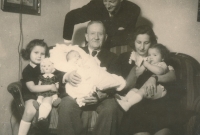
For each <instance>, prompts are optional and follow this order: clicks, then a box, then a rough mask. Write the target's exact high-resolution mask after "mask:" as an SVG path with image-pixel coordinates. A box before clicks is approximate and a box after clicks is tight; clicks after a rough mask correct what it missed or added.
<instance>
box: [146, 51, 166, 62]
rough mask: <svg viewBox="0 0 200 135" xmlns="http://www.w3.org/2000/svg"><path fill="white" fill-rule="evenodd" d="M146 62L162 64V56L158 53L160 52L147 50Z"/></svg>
mask: <svg viewBox="0 0 200 135" xmlns="http://www.w3.org/2000/svg"><path fill="white" fill-rule="evenodd" d="M148 61H149V62H150V63H151V64H156V63H158V62H162V61H163V59H162V55H161V53H160V51H159V50H158V49H157V48H149V51H148Z"/></svg>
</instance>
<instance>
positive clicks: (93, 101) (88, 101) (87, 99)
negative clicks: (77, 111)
mask: <svg viewBox="0 0 200 135" xmlns="http://www.w3.org/2000/svg"><path fill="white" fill-rule="evenodd" d="M98 101H99V100H98V98H97V97H95V96H88V97H84V100H83V103H85V104H86V105H94V104H97V103H98Z"/></svg>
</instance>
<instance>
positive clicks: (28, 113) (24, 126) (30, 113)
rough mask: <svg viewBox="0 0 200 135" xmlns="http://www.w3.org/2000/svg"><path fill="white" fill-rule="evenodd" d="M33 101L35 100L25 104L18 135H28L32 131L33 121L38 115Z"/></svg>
mask: <svg viewBox="0 0 200 135" xmlns="http://www.w3.org/2000/svg"><path fill="white" fill-rule="evenodd" d="M33 101H34V100H33V99H30V100H27V101H26V102H25V110H24V114H23V116H22V120H21V122H20V126H19V132H18V135H27V133H28V131H29V129H30V126H31V121H32V119H33V117H34V116H35V114H36V109H35V107H34V106H33Z"/></svg>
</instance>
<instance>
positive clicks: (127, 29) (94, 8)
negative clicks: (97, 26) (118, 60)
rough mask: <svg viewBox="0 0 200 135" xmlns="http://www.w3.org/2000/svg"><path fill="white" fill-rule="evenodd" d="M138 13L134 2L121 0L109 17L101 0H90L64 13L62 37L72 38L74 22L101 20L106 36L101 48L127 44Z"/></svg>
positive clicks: (138, 10)
mask: <svg viewBox="0 0 200 135" xmlns="http://www.w3.org/2000/svg"><path fill="white" fill-rule="evenodd" d="M139 14H140V8H139V7H138V6H137V5H136V4H134V3H132V2H130V1H126V0H123V1H122V3H121V7H120V9H119V11H117V13H116V14H114V16H113V17H110V16H109V13H108V11H107V9H106V8H105V6H104V4H103V0H91V1H90V2H89V3H88V4H87V5H85V6H83V7H81V8H78V9H75V10H72V11H70V12H68V13H67V14H66V17H65V22H64V29H63V38H64V39H66V40H71V39H72V35H73V31H74V25H75V24H79V23H84V22H87V21H90V20H95V21H102V22H103V23H104V25H105V27H106V31H107V34H108V38H107V41H106V43H105V45H104V46H103V48H106V49H110V48H112V47H115V46H122V45H128V44H130V42H131V36H130V34H131V33H132V32H133V30H134V29H135V25H136V22H137V18H138V16H139Z"/></svg>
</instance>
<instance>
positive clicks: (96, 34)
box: [85, 23, 107, 50]
mask: <svg viewBox="0 0 200 135" xmlns="http://www.w3.org/2000/svg"><path fill="white" fill-rule="evenodd" d="M85 38H86V40H87V42H88V46H89V47H90V48H91V49H93V50H98V49H100V48H101V46H102V45H103V43H104V41H105V40H106V38H107V35H106V33H105V30H104V27H103V25H102V24H101V23H93V24H91V25H90V26H89V27H88V28H87V33H86V34H85Z"/></svg>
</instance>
